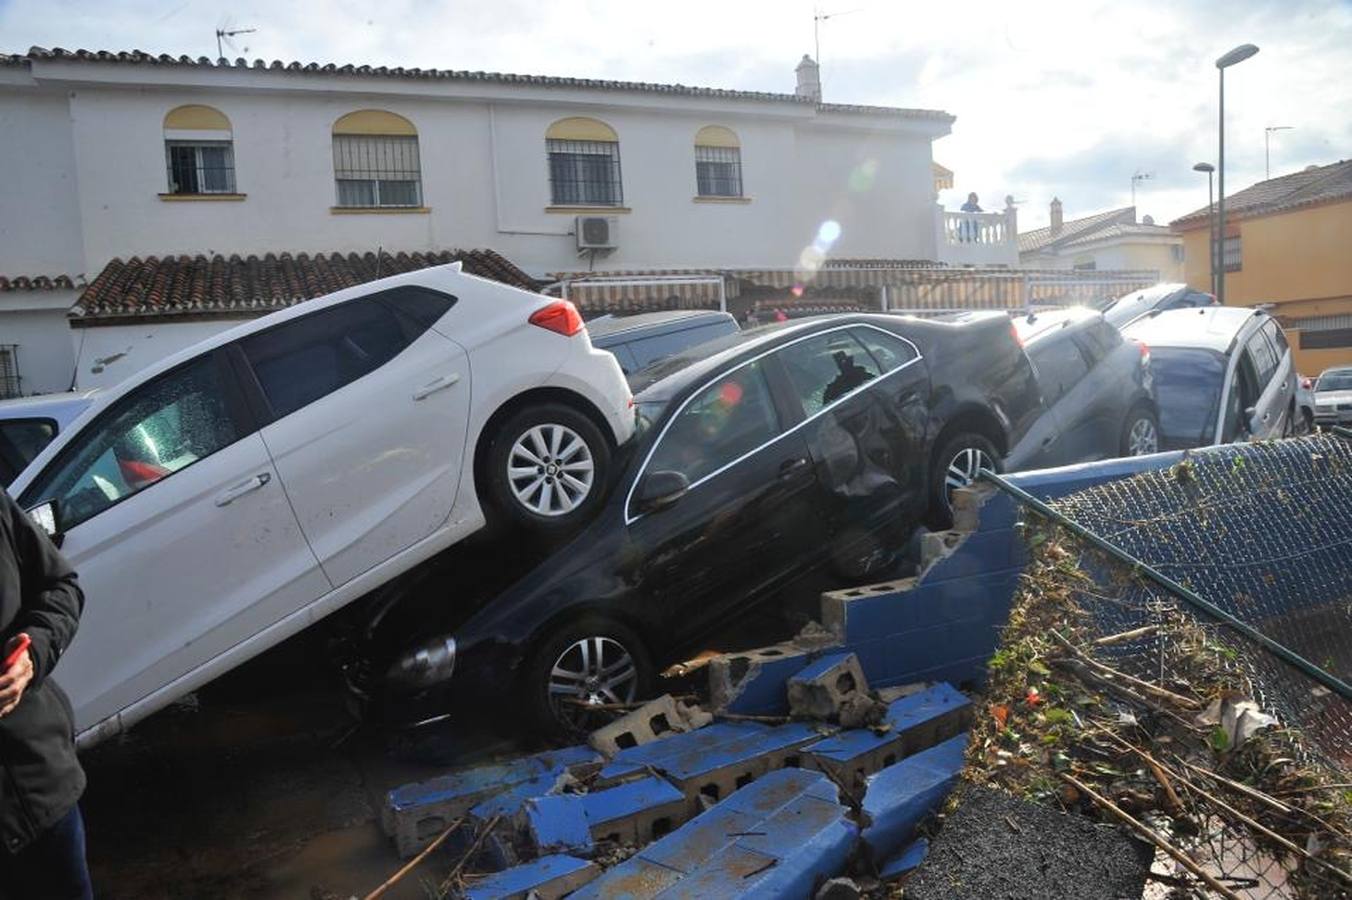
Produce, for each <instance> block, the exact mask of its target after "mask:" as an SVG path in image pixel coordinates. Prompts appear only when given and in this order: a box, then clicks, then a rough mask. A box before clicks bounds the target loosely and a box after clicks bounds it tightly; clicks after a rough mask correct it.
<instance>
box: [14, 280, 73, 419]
mask: <svg viewBox="0 0 1352 900" xmlns="http://www.w3.org/2000/svg"><path fill="white" fill-rule="evenodd" d="M74 302H75V292H74V291H60V290H58V291H6V292H3V293H0V344H16V345H18V348H19V375H20V378H21V380H20V383H19V388H20V390H21V391H22V392H23V393H25V394H49V393H52V392H54V391H64V390H68V389H69V388H70V383H71V377H72V376H73V375H74V374H75V352H74V347H73V345H72V344H71V330H70V328H69V327H68V326H67V325H66V311H67V310H69V309H70V307H71V304H73V303H74Z"/></svg>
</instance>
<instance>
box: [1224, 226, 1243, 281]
mask: <svg viewBox="0 0 1352 900" xmlns="http://www.w3.org/2000/svg"><path fill="white" fill-rule="evenodd" d="M1221 261H1222V263H1223V264H1224V265H1225V271H1227V272H1238V271H1239V270H1240V269H1241V268H1242V262H1243V260H1242V258H1241V255H1240V245H1239V235H1235V236H1234V237H1228V238H1226V239H1225V240H1224V241H1223V242H1222V243H1221Z"/></svg>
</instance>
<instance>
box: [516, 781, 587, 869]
mask: <svg viewBox="0 0 1352 900" xmlns="http://www.w3.org/2000/svg"><path fill="white" fill-rule="evenodd" d="M523 812H524V814H525V818H526V830H527V831H528V832H529V834H530V837H531V841H532V842H533V843H534V844H535V846H536V848H537V849H538V850H539V851H540V852H541V853H554V852H566V853H580V854H586V853H589V852H590V851H591V848H592V839H591V827H590V825H589V823H588V822H587V809H586V805H585V803H584V802H583V796H582V795H581V794H557V795H554V796H550V797H535V798H533V799H531V800H527V801H526V804H525V807H524V809H523Z"/></svg>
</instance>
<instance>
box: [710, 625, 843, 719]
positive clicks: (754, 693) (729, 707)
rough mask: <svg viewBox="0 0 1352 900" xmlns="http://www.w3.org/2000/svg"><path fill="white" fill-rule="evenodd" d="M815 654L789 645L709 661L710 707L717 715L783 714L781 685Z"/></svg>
mask: <svg viewBox="0 0 1352 900" xmlns="http://www.w3.org/2000/svg"><path fill="white" fill-rule="evenodd" d="M818 655H820V653H819V651H818V650H805V649H803V648H802V647H799V646H798V645H796V644H794V643H792V642H789V643H784V644H775V645H773V646H770V647H761V648H760V649H758V650H751V651H748V652H746V653H729V654H727V655H725V656H720V657H717V658H716V659H713V660H710V662H709V665H708V670H709V700H710V707H711V708H712V709H713V710H714V712H716V713H725V712H731V713H740V714H742V715H767V716H778V715H784V714H786V713H787V712H788V710H789V704H788V700H787V698H786V697H785V694H784V683H785V682H786V681H788V679H789V677H790V676H791V675H794V674H796V673H797V672H798V671H799V670H800V669H802V668H803V667H804V666H806V665H807V664H808V663H810V662H811V661H812V660H813V659H815V658H816V657H817V656H818Z"/></svg>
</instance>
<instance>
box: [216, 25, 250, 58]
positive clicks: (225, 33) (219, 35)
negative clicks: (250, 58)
mask: <svg viewBox="0 0 1352 900" xmlns="http://www.w3.org/2000/svg"><path fill="white" fill-rule="evenodd" d="M257 30H258V29H257V28H217V29H216V58H217V59H220V58H221V57H223V56H225V53H224V52H223V51H222V50H221V41H222V40H224V41H225V42H226V43H227V44H230V39H231V38H232V37H234V36H235V35H238V34H253V33H254V32H255V31H257ZM230 49H231V50H234V49H235V45H234V44H230ZM244 52H245V53H248V52H249V48H248V47H245V48H244Z"/></svg>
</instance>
